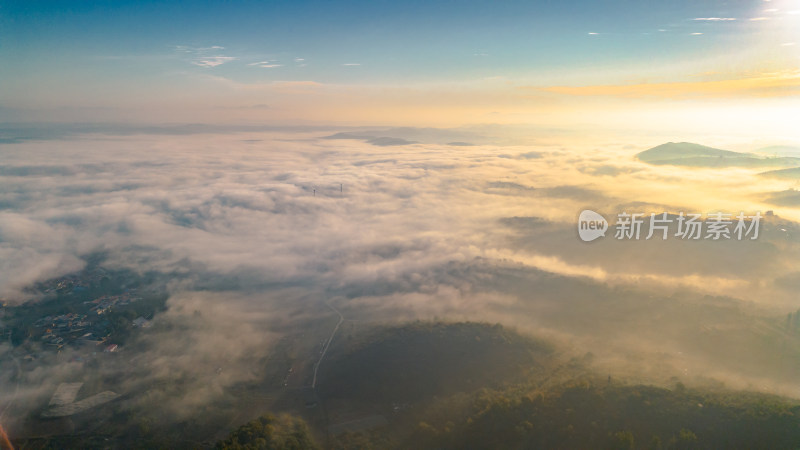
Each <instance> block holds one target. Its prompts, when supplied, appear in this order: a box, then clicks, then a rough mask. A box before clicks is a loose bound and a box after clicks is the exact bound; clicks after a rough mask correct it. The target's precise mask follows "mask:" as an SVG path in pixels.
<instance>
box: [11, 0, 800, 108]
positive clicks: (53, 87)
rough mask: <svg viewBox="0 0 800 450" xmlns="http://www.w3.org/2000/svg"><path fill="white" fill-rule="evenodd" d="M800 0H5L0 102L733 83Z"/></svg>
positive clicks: (763, 53)
mask: <svg viewBox="0 0 800 450" xmlns="http://www.w3.org/2000/svg"><path fill="white" fill-rule="evenodd" d="M798 3H800V2H797V1H789V0H773V1H763V0H757V1H753V0H751V1H727V2H723V1H708V2H698V1H679V2H655V1H653V2H650V1H647V2H635V1H623V2H592V1H583V2H559V1H539V2H503V3H501V4H498V3H496V2H488V1H463V2H454V1H443V2H422V1H411V2H388V1H360V2H307V1H306V2H304V1H300V2H197V1H195V2H141V1H137V2H125V1H108V2H35V1H11V2H9V1H5V2H2V3H0V60H2V61H3V64H2V67H0V79H2V80H4V82H3V83H2V86H0V104H2V105H3V106H4V107H5V108H7V109H25V110H31V109H41V108H45V109H46V108H51V109H52V108H62V109H64V108H67V109H68V108H70V107H79V108H87V107H105V108H125V107H129V108H134V107H135V108H139V109H141V108H142V105H141V104H137V102H139V101H141V100H142V99H144V98H152V99H153V100H154V101H162V102H163V101H164V100H165V99H166V98H167V97H172V103H171V104H170V106H171V107H175V108H176V110H177V109H180V108H179V106H180V105H182V104H183V105H188V103H191V101H194V100H197V98H198V97H203V98H206V101H205V102H204V105H205V106H209V107H210V106H214V105H216V106H235V105H240V106H242V105H244V103H243V102H244V100H243V99H241V98H236V99H234V98H228V99H227V100H225V99H224V98H223V97H224V95H223V93H221V92H220V93H219V95H216V94H214V95H211V97H214V98H210V97H209V95H208V92H209V89H211V90H212V91H213V90H214V88H210V87H209V85H208V84H209V83H208V81H209V80H215V81H216V82H221V83H223V84H224V83H229V85H228V88H230V86H235V89H239V90H241V89H249V88H248V86H261V87H263V86H264V85H265V84H268V83H285V82H305V83H308V85H310V83H315V84H316V86H345V87H355V86H360V85H363V86H368V87H371V88H374V87H379V86H384V87H387V88H392V89H396V88H407V89H417V90H418V89H427V88H429V86H431V85H437V86H441V85H445V86H447V85H454V84H455V85H460V84H468V85H470V86H473V85H475V84H476V83H481V82H483V81H482V80H500V79H502V80H505V81H506V82H507V83H511V84H513V85H514V86H515V87H527V86H531V85H533V86H539V87H542V88H547V87H549V86H558V85H568V86H591V85H619V84H630V83H642V82H645V83H664V82H687V81H697V80H698V78H697V76H698V75H702V76H704V77H706V79H708V77H711V78H713V79H728V78H730V79H737V78H742V77H748V76H755V75H758V74H759V73H761V72H778V71H783V72H785V71H791V70H794V69H796V67H797V59H796V58H797V56H798V53H797V48H798V47H797V46H796V45H794V44H795V42H794V40H795V39H794V38H795V36H794V35H792V31H791V30H792V29H797V28H792V26H794V25H798V28H800V21H798V19H800V15H797V14H796V11H797V10H800V4H798ZM754 19H755V20H754ZM787 30H789V31H787ZM795 33H796V32H795ZM470 89H472V88H470ZM482 89H483V88H482ZM484 90H485V89H484ZM498 95H499V96H502V95H503V94H502V93H500V92H498ZM345 97H346V95H345ZM259 98H260V99H261V100H257V101H256V103H253V104H273V103H275V101H270V96H269V95H266V94H265V95H260V94H259ZM463 98H464V101H467V102H470V100H469V99H470V96H469V95H465V96H464V97H463ZM104 99H105V100H104ZM187 99H194V100H191V101H189V100H187ZM273 100H274V99H273ZM340 100H341V99H340ZM187 101H188V103H186V102H187ZM181 102H184V103H181ZM253 104H251V106H252V105H253ZM162 106H163V104H162ZM7 115H8V114H6V116H7ZM295 115H296V114H295Z"/></svg>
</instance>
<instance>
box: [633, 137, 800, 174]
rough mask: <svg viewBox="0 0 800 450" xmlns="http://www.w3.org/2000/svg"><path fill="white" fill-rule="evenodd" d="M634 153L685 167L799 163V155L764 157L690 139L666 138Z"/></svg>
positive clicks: (655, 162) (646, 159)
mask: <svg viewBox="0 0 800 450" xmlns="http://www.w3.org/2000/svg"><path fill="white" fill-rule="evenodd" d="M636 157H637V158H638V159H639V160H640V161H642V162H646V163H648V164H653V165H673V166H684V167H753V168H757V167H800V158H797V157H789V156H779V157H766V156H762V155H759V154H756V153H741V152H733V151H730V150H721V149H718V148H713V147H707V146H705V145H700V144H695V143H692V142H667V143H666V144H661V145H659V146H656V147H653V148H651V149H648V150H645V151H643V152H641V153H638V154H637V155H636Z"/></svg>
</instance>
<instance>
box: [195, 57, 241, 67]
mask: <svg viewBox="0 0 800 450" xmlns="http://www.w3.org/2000/svg"><path fill="white" fill-rule="evenodd" d="M236 59H238V58H236V57H233V56H205V57H202V58H197V59H195V60H194V61H192V64H194V65H195V66H200V67H217V66H221V65H223V64H225V63H227V62H231V61H235V60H236Z"/></svg>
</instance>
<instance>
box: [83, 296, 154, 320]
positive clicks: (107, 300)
mask: <svg viewBox="0 0 800 450" xmlns="http://www.w3.org/2000/svg"><path fill="white" fill-rule="evenodd" d="M139 299H140V297H137V296H136V295H135V291H128V292H125V293H123V294H121V295H104V296H102V297H99V298H96V299H94V300H92V301H90V302H84V304H91V305H93V306H92V307H91V308H90V309H89V310H90V311H91V312H93V313H96V314H103V313H105V312H106V311H108V310H109V309H111V308H113V307H115V306H122V305H127V304H129V303H131V302H135V301H136V300H139Z"/></svg>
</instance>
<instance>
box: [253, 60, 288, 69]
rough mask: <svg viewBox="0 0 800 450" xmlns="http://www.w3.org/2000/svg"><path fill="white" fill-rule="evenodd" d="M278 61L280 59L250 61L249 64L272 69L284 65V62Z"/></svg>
mask: <svg viewBox="0 0 800 450" xmlns="http://www.w3.org/2000/svg"><path fill="white" fill-rule="evenodd" d="M277 62H278V61H259V62H253V63H250V64H248V66H253V67H263V68H265V69H271V68H273V67H283V64H277Z"/></svg>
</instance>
